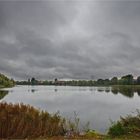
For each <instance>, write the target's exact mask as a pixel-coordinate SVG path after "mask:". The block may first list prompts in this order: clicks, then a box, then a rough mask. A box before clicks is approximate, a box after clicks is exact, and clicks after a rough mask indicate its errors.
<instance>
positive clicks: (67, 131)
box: [0, 102, 140, 140]
mask: <svg viewBox="0 0 140 140" xmlns="http://www.w3.org/2000/svg"><path fill="white" fill-rule="evenodd" d="M79 121H80V119H79V118H78V117H77V116H76V115H75V117H74V120H73V121H71V120H66V119H64V118H62V117H61V116H60V115H59V113H56V114H53V115H51V114H49V113H48V112H46V111H41V110H38V109H35V108H34V107H32V106H30V105H24V104H7V103H4V102H2V103H0V138H14V139H17V138H18V139H21V138H22V139H25V138H30V139H31V138H40V139H41V138H48V137H52V138H53V137H55V138H56V139H59V138H60V139H64V138H81V139H84V138H85V139H93V140H94V139H97V140H100V139H102V140H103V139H104V140H111V139H121V138H128V137H129V138H131V139H135V140H136V139H138V138H139V137H140V112H139V111H138V110H137V115H135V116H132V115H129V116H126V117H121V118H120V120H119V121H118V122H115V123H112V126H111V127H110V128H109V130H108V134H107V135H101V134H99V133H97V132H96V131H94V130H90V129H89V127H87V128H86V129H84V130H83V132H82V133H81V132H80V129H79V128H78V124H79Z"/></svg>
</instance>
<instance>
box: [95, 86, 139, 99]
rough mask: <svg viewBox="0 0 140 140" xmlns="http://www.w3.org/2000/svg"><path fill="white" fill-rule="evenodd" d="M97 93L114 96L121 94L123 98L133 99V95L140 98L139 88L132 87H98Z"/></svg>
mask: <svg viewBox="0 0 140 140" xmlns="http://www.w3.org/2000/svg"><path fill="white" fill-rule="evenodd" d="M97 91H98V92H103V91H104V92H106V93H108V92H111V93H113V94H115V95H117V94H122V95H123V96H125V97H129V98H133V97H134V94H135V93H136V94H138V96H140V87H134V86H113V87H110V88H109V87H104V88H102V87H98V88H97Z"/></svg>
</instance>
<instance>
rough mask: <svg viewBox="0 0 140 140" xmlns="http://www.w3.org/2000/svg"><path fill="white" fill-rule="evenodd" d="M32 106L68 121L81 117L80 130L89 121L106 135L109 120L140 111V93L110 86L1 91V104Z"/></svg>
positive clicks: (49, 87) (30, 87) (16, 88)
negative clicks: (56, 113)
mask: <svg viewBox="0 0 140 140" xmlns="http://www.w3.org/2000/svg"><path fill="white" fill-rule="evenodd" d="M3 101H4V102H5V101H6V102H8V103H10V102H12V103H21V102H23V103H24V104H30V105H32V106H34V107H36V108H40V109H42V110H47V111H48V112H49V113H55V112H57V111H59V112H60V114H61V115H62V116H64V117H66V118H71V117H73V116H74V112H76V113H77V114H78V117H80V121H81V124H80V126H81V128H82V126H83V125H84V124H86V123H87V122H88V121H89V122H90V128H91V129H95V130H97V131H99V132H102V133H105V132H106V131H107V128H108V127H109V126H110V124H111V123H110V120H113V121H115V120H118V119H119V118H120V116H126V115H127V114H132V113H133V112H135V111H136V109H140V91H139V90H134V89H133V90H132V89H119V90H118V89H112V88H111V87H70V86H16V87H13V88H7V89H4V91H1V92H0V102H3Z"/></svg>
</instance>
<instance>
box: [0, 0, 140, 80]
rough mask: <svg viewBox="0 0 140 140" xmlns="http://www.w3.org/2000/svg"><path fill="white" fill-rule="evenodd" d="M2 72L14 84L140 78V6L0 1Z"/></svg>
mask: <svg viewBox="0 0 140 140" xmlns="http://www.w3.org/2000/svg"><path fill="white" fill-rule="evenodd" d="M0 72H1V73H4V74H7V75H8V76H10V77H13V78H15V79H27V78H29V77H32V76H34V77H36V78H37V79H54V78H56V77H57V78H65V79H90V78H91V77H92V78H110V77H113V76H119V77H120V76H122V75H124V74H129V73H132V74H133V75H134V76H137V75H140V1H134V0H132V1H131V0H129V1H127V0H123V1H121V0H120V1H119V2H118V1H114V0H112V1H111V0H108V1H107V0H102V1H101V0H98V2H97V1H94V0H81V1H80V0H71V1H70V0H65V1H64V0H61V1H60V0H52V1H51V0H48V1H47V0H46V1H45V0H44V1H36V2H33V1H21V0H19V1H11V2H10V1H5V2H4V1H0Z"/></svg>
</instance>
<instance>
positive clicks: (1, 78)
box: [0, 73, 15, 88]
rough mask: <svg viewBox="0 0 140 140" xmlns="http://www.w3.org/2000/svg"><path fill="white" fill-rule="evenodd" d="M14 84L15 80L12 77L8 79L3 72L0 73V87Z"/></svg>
mask: <svg viewBox="0 0 140 140" xmlns="http://www.w3.org/2000/svg"><path fill="white" fill-rule="evenodd" d="M14 85H15V82H14V80H13V79H9V78H8V77H7V76H5V75H4V74H1V73H0V88H5V87H12V86H14Z"/></svg>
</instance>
